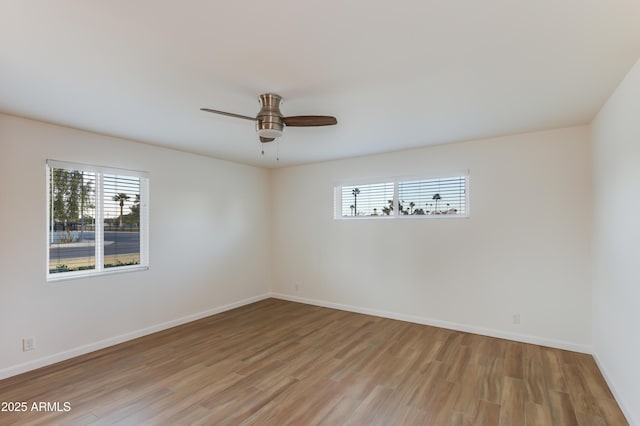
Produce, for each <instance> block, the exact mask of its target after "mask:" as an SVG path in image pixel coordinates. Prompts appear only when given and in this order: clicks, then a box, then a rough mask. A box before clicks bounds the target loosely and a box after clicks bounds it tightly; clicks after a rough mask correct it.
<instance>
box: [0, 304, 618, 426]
mask: <svg viewBox="0 0 640 426" xmlns="http://www.w3.org/2000/svg"><path fill="white" fill-rule="evenodd" d="M0 401H5V402H9V401H12V402H21V401H24V402H27V404H28V407H29V410H28V411H27V412H21V413H8V412H0V425H27V424H28V425H50V424H63V425H67V424H68V425H112V424H114V425H165V424H166V425H235V424H247V425H253V424H256V425H285V424H291V425H315V424H325V425H341V424H349V425H361V424H367V425H369V424H371V425H414V424H415V425H525V426H526V425H582V426H585V425H616V426H617V425H626V424H627V422H626V420H625V418H624V416H623V414H622V412H621V411H620V409H619V407H618V405H617V404H616V402H615V400H614V399H613V396H612V395H611V392H610V391H609V389H608V388H607V385H606V384H605V381H604V379H603V378H602V376H601V375H600V372H599V371H598V368H597V367H596V364H595V362H594V360H593V358H592V357H591V356H589V355H585V354H579V353H574V352H568V351H562V350H557V349H551V348H547V347H541V346H535V345H527V344H523V343H517V342H512V341H508V340H501V339H495V338H491V337H484V336H478V335H474V334H469V333H463V332H457V331H452V330H446V329H441V328H435V327H428V326H423V325H417V324H412V323H406V322H402V321H394V320H389V319H383V318H378V317H372V316H368V315H360V314H354V313H350V312H344V311H338V310H333V309H326V308H320V307H315V306H309V305H303V304H299V303H293V302H287V301H282V300H276V299H268V300H264V301H261V302H258V303H254V304H251V305H248V306H244V307H242V308H238V309H235V310H232V311H229V312H225V313H222V314H218V315H214V316H211V317H208V318H205V319H202V320H199V321H196V322H193V323H189V324H186V325H183V326H180V327H175V328H172V329H170V330H166V331H163V332H160V333H156V334H153V335H150V336H146V337H143V338H140V339H136V340H133V341H130V342H126V343H123V344H121V345H117V346H114V347H111V348H107V349H104V350H101V351H97V352H94V353H91V354H87V355H84V356H81V357H78V358H74V359H72V360H68V361H64V362H62V363H59V364H56V365H53V366H49V367H45V368H42V369H40V370H36V371H33V372H29V373H26V374H23V375H20V376H16V377H12V378H9V379H6V380H3V381H0ZM40 401H42V402H59V403H60V409H64V406H63V404H64V403H65V402H68V403H69V405H70V408H71V409H70V411H68V412H57V411H56V412H47V411H31V407H32V404H33V402H40Z"/></svg>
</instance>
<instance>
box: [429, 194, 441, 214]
mask: <svg viewBox="0 0 640 426" xmlns="http://www.w3.org/2000/svg"><path fill="white" fill-rule="evenodd" d="M431 199H432V200H436V209H435V213H436V214H438V200H441V199H442V197H441V196H440V194H435V195H434V196H433V197H432V198H431Z"/></svg>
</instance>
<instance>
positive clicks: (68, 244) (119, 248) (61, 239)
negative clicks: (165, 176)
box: [47, 160, 149, 281]
mask: <svg viewBox="0 0 640 426" xmlns="http://www.w3.org/2000/svg"><path fill="white" fill-rule="evenodd" d="M47 185H48V191H47V198H48V199H47V201H48V202H47V205H48V218H47V220H48V227H47V240H48V251H47V252H48V256H47V279H48V280H49V281H54V280H59V279H65V278H72V277H80V276H88V275H98V274H104V273H109V272H122V271H128V270H140V269H147V267H148V255H147V250H148V243H147V241H148V232H147V230H148V186H149V179H148V174H147V173H145V172H138V171H131V170H121V169H110V168H106V167H99V166H91V165H85V164H75V163H66V162H61V161H53V160H48V161H47Z"/></svg>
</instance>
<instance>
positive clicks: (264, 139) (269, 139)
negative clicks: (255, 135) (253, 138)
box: [260, 136, 276, 142]
mask: <svg viewBox="0 0 640 426" xmlns="http://www.w3.org/2000/svg"><path fill="white" fill-rule="evenodd" d="M274 140H276V138H263V137H262V136H260V142H273V141H274Z"/></svg>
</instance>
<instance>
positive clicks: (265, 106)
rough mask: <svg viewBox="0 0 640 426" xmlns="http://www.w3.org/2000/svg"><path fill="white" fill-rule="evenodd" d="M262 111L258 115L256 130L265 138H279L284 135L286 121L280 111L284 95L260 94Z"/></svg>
mask: <svg viewBox="0 0 640 426" xmlns="http://www.w3.org/2000/svg"><path fill="white" fill-rule="evenodd" d="M259 100H260V106H261V108H260V112H258V115H257V116H256V131H257V132H258V135H260V136H261V137H263V138H277V137H279V136H281V135H282V132H283V130H284V121H283V120H282V112H280V102H282V97H281V96H279V95H276V94H274V93H265V94H262V95H260V97H259Z"/></svg>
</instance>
